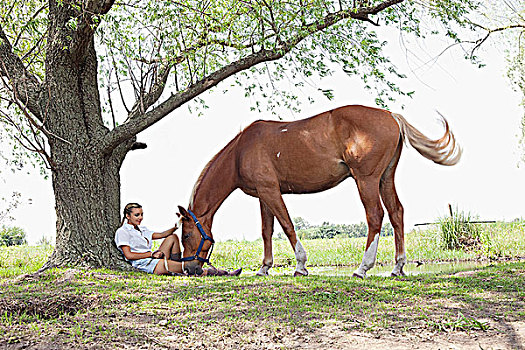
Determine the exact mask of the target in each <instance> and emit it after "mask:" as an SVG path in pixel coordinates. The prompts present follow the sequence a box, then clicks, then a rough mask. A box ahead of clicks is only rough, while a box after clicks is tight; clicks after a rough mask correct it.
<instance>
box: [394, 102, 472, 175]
mask: <svg viewBox="0 0 525 350" xmlns="http://www.w3.org/2000/svg"><path fill="white" fill-rule="evenodd" d="M438 113H439V112H438ZM439 115H440V116H441V118H442V121H443V125H444V126H445V134H444V135H443V137H441V138H440V139H437V140H431V139H429V138H428V137H426V136H425V135H423V134H422V133H421V131H419V130H417V129H416V128H415V127H413V126H412V125H410V123H408V122H407V121H406V120H405V118H403V116H402V115H401V114H397V113H392V117H394V119H395V120H396V121H397V123H398V124H399V129H400V134H401V137H402V138H403V141H406V140H408V142H409V143H410V144H411V145H412V147H414V148H415V149H416V150H417V151H418V152H419V153H420V154H421V155H422V156H423V157H425V158H428V159H430V160H431V161H433V162H434V163H437V164H441V165H455V164H457V163H458V162H459V160H460V159H461V153H462V152H463V151H462V149H461V147H460V146H459V145H458V144H457V143H456V139H455V137H454V134H453V133H452V131H451V130H450V127H449V126H448V122H447V120H446V119H445V117H443V116H442V115H441V114H439Z"/></svg>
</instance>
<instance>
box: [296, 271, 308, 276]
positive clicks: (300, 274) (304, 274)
mask: <svg viewBox="0 0 525 350" xmlns="http://www.w3.org/2000/svg"><path fill="white" fill-rule="evenodd" d="M304 271H305V272H306V273H303V272H299V271H295V272H294V274H293V276H294V277H301V276H308V271H307V270H304Z"/></svg>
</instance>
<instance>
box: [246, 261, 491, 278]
mask: <svg viewBox="0 0 525 350" xmlns="http://www.w3.org/2000/svg"><path fill="white" fill-rule="evenodd" d="M488 264H490V262H488V261H457V262H434V263H423V264H420V263H418V264H416V263H408V264H407V265H405V268H404V271H405V273H406V274H407V275H412V276H413V275H419V274H438V273H447V274H452V273H456V272H460V271H469V270H475V269H479V268H481V267H484V266H487V265H488ZM307 268H308V271H309V273H310V274H312V275H323V276H352V274H353V272H354V270H355V269H356V268H357V266H320V267H318V266H308V267H307ZM392 269H393V265H383V266H379V265H376V266H374V268H372V269H371V270H370V271H368V275H369V276H384V277H389V276H390V273H391V272H392ZM293 271H294V268H293V267H286V268H284V267H275V268H272V269H271V270H270V274H272V275H281V274H282V275H291V274H293ZM255 273H256V271H247V272H246V273H243V274H245V275H254V274H255Z"/></svg>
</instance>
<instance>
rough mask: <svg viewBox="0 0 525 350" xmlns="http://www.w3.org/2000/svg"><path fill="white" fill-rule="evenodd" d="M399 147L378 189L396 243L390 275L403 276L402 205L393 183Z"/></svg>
mask: <svg viewBox="0 0 525 350" xmlns="http://www.w3.org/2000/svg"><path fill="white" fill-rule="evenodd" d="M400 153H401V149H399V151H398V152H396V155H395V156H394V159H393V160H392V162H391V163H390V165H389V166H388V168H387V169H386V170H385V172H384V173H383V176H382V177H381V184H380V187H379V190H380V192H381V199H382V200H383V203H384V204H385V207H386V209H387V211H388V216H389V218H390V222H391V223H392V227H393V228H394V236H395V245H396V256H395V259H396V265H395V266H394V269H393V270H392V276H403V275H404V274H405V273H404V272H403V266H405V264H406V254H405V234H404V225H403V205H401V202H400V201H399V197H398V196H397V193H396V187H395V185H394V173H395V171H396V166H397V162H398V160H399V155H400Z"/></svg>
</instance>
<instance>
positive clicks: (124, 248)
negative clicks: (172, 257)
mask: <svg viewBox="0 0 525 350" xmlns="http://www.w3.org/2000/svg"><path fill="white" fill-rule="evenodd" d="M120 248H121V249H122V252H123V253H124V256H125V257H126V259H128V260H138V259H146V258H156V259H161V258H162V256H160V255H161V254H159V253H162V252H158V251H157V252H144V253H134V252H132V251H131V248H130V247H129V245H123V246H120ZM155 253H157V254H155ZM154 254H155V255H154ZM162 255H164V254H162Z"/></svg>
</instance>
